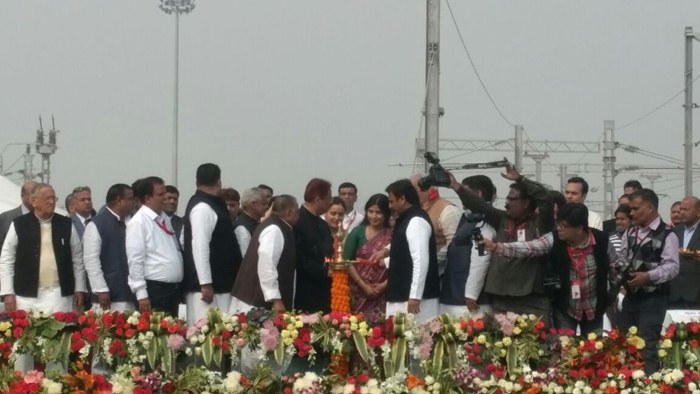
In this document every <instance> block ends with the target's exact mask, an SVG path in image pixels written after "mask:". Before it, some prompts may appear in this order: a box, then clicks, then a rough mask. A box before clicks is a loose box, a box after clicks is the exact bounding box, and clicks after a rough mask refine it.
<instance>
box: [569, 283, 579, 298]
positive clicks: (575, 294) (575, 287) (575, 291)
mask: <svg viewBox="0 0 700 394" xmlns="http://www.w3.org/2000/svg"><path fill="white" fill-rule="evenodd" d="M571 299H572V300H579V299H581V282H579V280H578V279H574V280H572V281H571Z"/></svg>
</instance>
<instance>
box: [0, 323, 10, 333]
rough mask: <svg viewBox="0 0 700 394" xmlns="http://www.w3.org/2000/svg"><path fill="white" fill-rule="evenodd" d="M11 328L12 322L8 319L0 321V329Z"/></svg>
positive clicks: (6, 329)
mask: <svg viewBox="0 0 700 394" xmlns="http://www.w3.org/2000/svg"><path fill="white" fill-rule="evenodd" d="M10 328H12V324H11V323H10V322H8V321H4V322H2V323H0V331H8V330H9V329H10Z"/></svg>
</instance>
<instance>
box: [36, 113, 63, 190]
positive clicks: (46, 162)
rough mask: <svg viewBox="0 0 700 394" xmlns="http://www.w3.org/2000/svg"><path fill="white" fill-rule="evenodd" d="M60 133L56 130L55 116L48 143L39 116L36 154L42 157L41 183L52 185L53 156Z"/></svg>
mask: <svg viewBox="0 0 700 394" xmlns="http://www.w3.org/2000/svg"><path fill="white" fill-rule="evenodd" d="M58 133H59V131H58V130H56V124H55V122H54V118H53V115H52V116H51V130H49V132H48V142H46V138H45V132H44V125H43V124H42V122H41V116H39V129H38V130H37V131H36V145H35V149H36V153H38V154H40V155H41V173H40V174H39V175H40V176H41V182H42V183H48V184H50V183H51V155H53V154H54V153H56V149H58V146H57V145H56V136H57V135H58Z"/></svg>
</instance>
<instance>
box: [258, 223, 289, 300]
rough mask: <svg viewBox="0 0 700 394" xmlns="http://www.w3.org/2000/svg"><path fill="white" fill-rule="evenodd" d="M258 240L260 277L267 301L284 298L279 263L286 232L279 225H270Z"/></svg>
mask: <svg viewBox="0 0 700 394" xmlns="http://www.w3.org/2000/svg"><path fill="white" fill-rule="evenodd" d="M258 242H259V246H258V278H259V279H260V287H261V288H262V293H263V296H264V297H265V301H266V302H270V301H271V300H276V299H282V294H281V293H280V290H279V282H278V278H277V264H278V263H279V261H280V257H281V256H282V250H283V249H284V234H282V230H281V229H280V228H279V227H278V226H276V225H270V226H268V227H266V228H265V229H264V230H263V231H262V232H261V233H260V237H258Z"/></svg>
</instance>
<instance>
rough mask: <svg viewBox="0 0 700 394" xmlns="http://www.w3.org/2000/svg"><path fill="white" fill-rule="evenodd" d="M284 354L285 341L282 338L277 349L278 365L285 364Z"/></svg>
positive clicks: (276, 358)
mask: <svg viewBox="0 0 700 394" xmlns="http://www.w3.org/2000/svg"><path fill="white" fill-rule="evenodd" d="M284 353H285V348H284V341H283V340H282V338H281V337H280V338H279V339H278V341H277V347H276V348H275V361H277V364H278V365H282V363H283V362H284Z"/></svg>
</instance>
